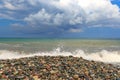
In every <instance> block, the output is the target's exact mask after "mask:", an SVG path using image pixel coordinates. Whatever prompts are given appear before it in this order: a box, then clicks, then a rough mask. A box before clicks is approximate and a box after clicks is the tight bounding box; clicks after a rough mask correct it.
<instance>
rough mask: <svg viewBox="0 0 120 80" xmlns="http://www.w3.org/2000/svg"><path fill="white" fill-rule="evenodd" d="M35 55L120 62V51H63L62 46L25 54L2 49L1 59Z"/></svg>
mask: <svg viewBox="0 0 120 80" xmlns="http://www.w3.org/2000/svg"><path fill="white" fill-rule="evenodd" d="M33 56H74V57H83V58H84V59H87V60H95V61H101V62H109V63H120V52H119V51H112V52H111V51H107V50H102V51H100V52H96V53H85V52H84V51H83V50H75V51H73V52H66V51H61V50H60V48H57V49H55V50H53V51H49V52H36V53H29V54H25V53H24V52H23V53H20V52H14V51H8V50H0V59H19V58H24V57H33Z"/></svg>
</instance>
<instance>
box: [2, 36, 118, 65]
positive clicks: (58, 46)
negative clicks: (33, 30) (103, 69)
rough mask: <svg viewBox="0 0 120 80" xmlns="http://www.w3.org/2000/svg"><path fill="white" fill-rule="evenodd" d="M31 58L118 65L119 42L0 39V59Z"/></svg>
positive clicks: (114, 40) (105, 40)
mask: <svg viewBox="0 0 120 80" xmlns="http://www.w3.org/2000/svg"><path fill="white" fill-rule="evenodd" d="M32 56H74V57H83V58H84V59H87V60H95V61H101V62H108V63H120V40H119V39H35V38H0V59H15V58H23V57H32Z"/></svg>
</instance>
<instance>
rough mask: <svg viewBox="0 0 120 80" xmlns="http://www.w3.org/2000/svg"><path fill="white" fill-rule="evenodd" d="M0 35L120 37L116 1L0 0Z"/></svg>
mask: <svg viewBox="0 0 120 80" xmlns="http://www.w3.org/2000/svg"><path fill="white" fill-rule="evenodd" d="M0 37H38V38H40V37H46V38H50V37H53V38H54V37H55V38H57V37H62V38H120V0H0Z"/></svg>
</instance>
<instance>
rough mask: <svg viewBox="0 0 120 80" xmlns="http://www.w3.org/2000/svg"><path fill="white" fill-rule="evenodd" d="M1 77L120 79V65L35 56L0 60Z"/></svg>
mask: <svg viewBox="0 0 120 80" xmlns="http://www.w3.org/2000/svg"><path fill="white" fill-rule="evenodd" d="M0 79H6V80H13V79H20V80H32V79H33V80H41V79H42V80H46V79H47V80H66V79H68V80H81V79H82V80H83V79H85V80H93V79H94V80H96V79H97V80H99V79H100V80H103V79H107V80H109V79H113V80H116V79H120V67H117V66H114V65H112V64H106V63H103V62H97V61H89V60H85V59H83V58H82V57H80V58H78V57H73V56H66V57H65V56H64V57H63V56H34V57H25V58H20V59H11V60H10V59H6V60H0Z"/></svg>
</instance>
